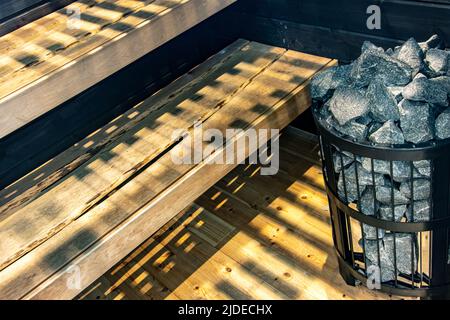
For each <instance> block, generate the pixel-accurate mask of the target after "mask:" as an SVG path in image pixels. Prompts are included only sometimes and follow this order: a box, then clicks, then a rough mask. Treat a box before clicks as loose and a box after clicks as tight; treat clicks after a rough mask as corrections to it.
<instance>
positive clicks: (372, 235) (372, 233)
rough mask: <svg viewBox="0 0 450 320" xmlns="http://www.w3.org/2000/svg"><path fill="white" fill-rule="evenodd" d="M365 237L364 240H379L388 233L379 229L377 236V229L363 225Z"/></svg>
mask: <svg viewBox="0 0 450 320" xmlns="http://www.w3.org/2000/svg"><path fill="white" fill-rule="evenodd" d="M362 226H363V236H364V239H367V240H377V239H382V238H383V237H384V235H385V233H386V231H385V230H384V229H380V228H378V234H377V228H375V227H373V226H369V225H368V224H365V223H363V225H362Z"/></svg>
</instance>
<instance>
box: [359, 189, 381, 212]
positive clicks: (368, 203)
mask: <svg viewBox="0 0 450 320" xmlns="http://www.w3.org/2000/svg"><path fill="white" fill-rule="evenodd" d="M378 207H379V203H378V201H376V200H375V198H374V189H373V187H372V186H368V187H367V188H366V190H365V191H364V193H363V194H362V196H361V199H359V201H358V209H359V211H360V212H361V213H364V214H365V215H368V216H374V215H375V213H376V212H377V210H378Z"/></svg>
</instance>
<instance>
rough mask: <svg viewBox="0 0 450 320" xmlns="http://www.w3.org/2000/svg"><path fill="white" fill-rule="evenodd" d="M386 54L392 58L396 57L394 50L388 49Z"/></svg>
mask: <svg viewBox="0 0 450 320" xmlns="http://www.w3.org/2000/svg"><path fill="white" fill-rule="evenodd" d="M385 53H386V54H387V55H390V56H391V57H392V56H394V50H393V49H392V48H387V49H386V51H385Z"/></svg>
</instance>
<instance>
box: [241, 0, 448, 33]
mask: <svg viewBox="0 0 450 320" xmlns="http://www.w3.org/2000/svg"><path fill="white" fill-rule="evenodd" d="M372 4H377V5H379V6H380V8H381V29H380V30H369V29H368V28H367V25H366V21H367V18H368V17H369V15H368V14H367V13H366V10H367V7H368V6H370V5H372ZM233 11H234V12H239V13H247V14H250V15H254V16H258V17H265V18H274V19H278V20H286V21H291V22H296V23H300V24H305V25H314V26H320V27H326V28H330V29H333V30H346V31H350V32H356V33H363V34H367V35H368V36H377V37H386V38H392V39H402V40H406V39H408V38H409V37H416V38H417V39H418V40H424V39H426V38H428V37H429V36H430V35H432V34H434V33H438V34H440V35H441V36H442V37H444V38H445V40H446V42H450V2H448V1H447V4H443V3H430V2H420V1H392V0H391V1H373V0H345V1H344V0H336V1H328V0H240V1H239V2H238V3H237V4H236V5H235V6H233ZM244 23H246V22H244Z"/></svg>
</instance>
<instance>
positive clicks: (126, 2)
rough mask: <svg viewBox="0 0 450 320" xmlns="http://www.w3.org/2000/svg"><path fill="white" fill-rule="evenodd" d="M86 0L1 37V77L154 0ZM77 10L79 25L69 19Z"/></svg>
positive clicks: (42, 58) (88, 34) (92, 33)
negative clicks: (73, 25)
mask: <svg viewBox="0 0 450 320" xmlns="http://www.w3.org/2000/svg"><path fill="white" fill-rule="evenodd" d="M83 1H84V2H83ZM83 1H77V2H74V3H72V4H70V5H69V6H67V7H65V8H64V9H62V10H59V11H57V12H55V13H52V14H51V15H49V16H47V17H45V18H43V19H41V20H39V21H36V22H34V23H32V24H31V25H27V26H26V27H25V28H22V29H21V30H18V31H16V32H13V33H11V34H8V35H6V36H5V37H3V38H2V39H0V41H1V42H0V55H1V56H3V57H2V59H0V77H6V76H8V75H9V76H10V78H14V76H15V72H17V71H18V70H19V69H22V68H26V67H27V66H28V65H33V64H38V63H41V62H43V61H45V60H49V59H51V57H52V56H53V55H54V54H57V53H60V52H62V51H63V50H65V49H66V48H68V47H69V46H74V45H75V46H76V45H78V44H81V42H83V41H86V38H87V37H92V36H94V35H95V34H97V33H98V32H100V31H101V30H102V29H103V28H105V27H107V26H108V25H111V24H114V23H117V22H118V21H120V20H121V19H122V18H123V17H125V16H126V15H129V14H132V13H136V14H137V13H138V12H139V11H138V9H141V8H143V7H145V6H146V4H148V3H151V2H153V1H154V0H146V1H135V0H103V1H99V0H96V1H94V0H83ZM75 10H77V11H78V12H79V14H80V21H79V22H78V25H77V26H76V28H75V27H69V23H74V22H71V21H70V19H71V16H70V15H69V14H70V13H71V14H73V12H75ZM26 57H27V58H26ZM11 64H15V65H16V67H14V65H11ZM24 71H25V70H24ZM11 80H12V79H9V81H11Z"/></svg>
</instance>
